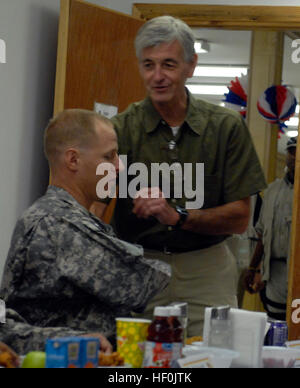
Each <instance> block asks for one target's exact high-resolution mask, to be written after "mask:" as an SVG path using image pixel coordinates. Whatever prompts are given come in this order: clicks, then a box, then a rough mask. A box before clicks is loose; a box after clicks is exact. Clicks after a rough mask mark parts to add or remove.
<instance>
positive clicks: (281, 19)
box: [132, 3, 300, 31]
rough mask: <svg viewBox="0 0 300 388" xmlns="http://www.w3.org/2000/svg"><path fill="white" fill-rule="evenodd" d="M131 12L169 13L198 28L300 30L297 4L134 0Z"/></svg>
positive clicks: (145, 15)
mask: <svg viewBox="0 0 300 388" xmlns="http://www.w3.org/2000/svg"><path fill="white" fill-rule="evenodd" d="M132 14H133V16H134V17H138V18H140V19H143V20H149V19H152V18H154V17H157V16H162V15H171V16H174V17H177V18H179V19H182V20H183V21H185V22H186V23H187V24H188V25H189V26H191V27H198V28H214V29H217V28H220V29H228V30H269V31H274V30H275V31H292V30H297V29H300V7H281V6H278V7H277V6H250V5H248V6H244V5H241V6H240V5H204V4H202V5H201V4H140V3H135V4H133V8H132Z"/></svg>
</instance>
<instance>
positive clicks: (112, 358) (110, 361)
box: [99, 352, 124, 366]
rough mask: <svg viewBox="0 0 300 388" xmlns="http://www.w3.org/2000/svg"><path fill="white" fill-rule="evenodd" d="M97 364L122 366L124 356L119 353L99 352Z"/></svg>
mask: <svg viewBox="0 0 300 388" xmlns="http://www.w3.org/2000/svg"><path fill="white" fill-rule="evenodd" d="M99 366H124V358H123V357H121V356H120V354H119V353H117V352H115V353H112V354H105V353H102V352H100V353H99Z"/></svg>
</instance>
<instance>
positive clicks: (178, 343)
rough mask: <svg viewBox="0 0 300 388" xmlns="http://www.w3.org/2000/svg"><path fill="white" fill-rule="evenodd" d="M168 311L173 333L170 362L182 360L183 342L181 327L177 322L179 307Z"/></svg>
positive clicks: (173, 307)
mask: <svg viewBox="0 0 300 388" xmlns="http://www.w3.org/2000/svg"><path fill="white" fill-rule="evenodd" d="M168 309H169V315H170V316H169V322H170V325H171V328H172V332H173V351H172V362H174V361H177V360H179V359H180V358H182V349H183V346H184V342H183V341H184V340H183V337H184V335H183V327H182V325H181V322H180V320H179V317H180V316H181V311H180V308H179V307H175V306H170V307H168Z"/></svg>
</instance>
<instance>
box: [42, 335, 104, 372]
mask: <svg viewBox="0 0 300 388" xmlns="http://www.w3.org/2000/svg"><path fill="white" fill-rule="evenodd" d="M99 347H100V343H99V340H98V339H96V338H79V337H67V338H56V339H50V340H48V341H47V343H46V356H47V357H46V368H48V369H56V368H97V367H98V353H99Z"/></svg>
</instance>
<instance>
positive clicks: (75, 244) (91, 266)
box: [57, 223, 170, 312]
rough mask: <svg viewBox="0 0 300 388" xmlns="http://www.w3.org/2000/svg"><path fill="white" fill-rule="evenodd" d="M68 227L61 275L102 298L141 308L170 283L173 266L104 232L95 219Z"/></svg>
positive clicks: (61, 252)
mask: <svg viewBox="0 0 300 388" xmlns="http://www.w3.org/2000/svg"><path fill="white" fill-rule="evenodd" d="M64 229H65V231H64V233H62V236H61V244H60V246H61V249H59V251H58V259H57V263H58V269H59V272H60V275H61V277H63V278H64V279H66V280H67V281H68V282H70V283H72V284H73V285H74V286H75V287H76V288H78V289H80V290H82V291H84V292H85V293H88V294H90V295H93V296H95V297H96V298H97V299H98V300H99V301H100V302H103V303H105V304H106V305H110V306H111V307H113V308H114V307H115V308H118V309H124V310H127V311H138V312H140V311H142V310H143V309H144V308H145V307H146V305H147V304H148V302H149V300H150V299H152V297H153V296H154V295H155V294H156V293H158V292H161V291H162V290H163V289H164V288H165V287H166V286H167V285H168V283H169V280H170V269H169V266H168V265H166V264H164V263H161V262H159V261H155V260H153V261H151V262H150V261H147V260H146V259H144V257H143V249H142V247H139V246H135V245H132V244H129V243H127V242H125V241H122V240H119V239H118V238H117V237H115V236H114V235H108V234H106V233H103V231H99V230H98V229H97V226H94V225H93V224H92V223H91V224H87V225H80V224H77V225H76V226H75V225H68V224H66V225H65V228H64ZM70 231H72V233H70Z"/></svg>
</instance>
